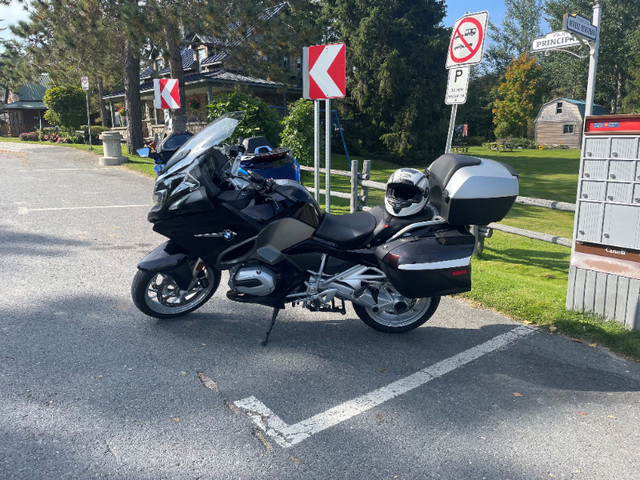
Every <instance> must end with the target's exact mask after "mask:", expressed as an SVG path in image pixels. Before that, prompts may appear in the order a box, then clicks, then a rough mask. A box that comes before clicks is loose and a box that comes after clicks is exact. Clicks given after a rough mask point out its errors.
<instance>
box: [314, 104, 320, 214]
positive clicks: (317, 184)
mask: <svg viewBox="0 0 640 480" xmlns="http://www.w3.org/2000/svg"><path fill="white" fill-rule="evenodd" d="M313 186H314V189H315V199H316V202H318V203H320V100H314V101H313Z"/></svg>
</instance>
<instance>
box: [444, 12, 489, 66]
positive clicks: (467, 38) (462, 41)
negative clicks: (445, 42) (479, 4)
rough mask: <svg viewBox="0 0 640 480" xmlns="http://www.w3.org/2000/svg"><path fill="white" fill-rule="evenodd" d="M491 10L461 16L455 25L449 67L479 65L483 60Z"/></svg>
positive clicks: (448, 61) (450, 44) (447, 64)
mask: <svg viewBox="0 0 640 480" xmlns="http://www.w3.org/2000/svg"><path fill="white" fill-rule="evenodd" d="M488 21H489V12H478V13H471V14H469V15H465V16H464V17H461V18H459V19H458V20H457V21H456V23H455V25H454V26H453V33H452V34H451V42H450V43H449V52H448V54H447V63H446V64H445V66H446V68H447V69H450V68H458V67H462V66H465V65H477V64H478V63H480V62H481V61H482V55H483V53H484V41H485V38H486V32H487V22H488Z"/></svg>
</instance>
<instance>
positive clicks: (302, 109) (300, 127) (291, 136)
mask: <svg viewBox="0 0 640 480" xmlns="http://www.w3.org/2000/svg"><path fill="white" fill-rule="evenodd" d="M282 123H283V124H284V130H283V131H282V134H281V135H280V138H281V139H282V144H283V145H285V146H286V147H289V148H290V149H291V152H292V153H293V156H294V157H295V158H296V159H297V160H298V162H300V163H301V164H304V165H313V102H310V101H308V100H305V99H304V98H300V99H298V100H296V101H295V102H294V103H293V104H292V105H291V107H290V108H289V114H288V115H287V116H286V117H285V118H284V120H283V122H282Z"/></svg>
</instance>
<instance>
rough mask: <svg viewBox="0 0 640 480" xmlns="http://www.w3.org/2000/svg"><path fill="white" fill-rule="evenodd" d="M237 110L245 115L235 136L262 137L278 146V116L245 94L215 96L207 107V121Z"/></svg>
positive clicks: (260, 102)
mask: <svg viewBox="0 0 640 480" xmlns="http://www.w3.org/2000/svg"><path fill="white" fill-rule="evenodd" d="M239 110H242V111H244V112H246V114H245V117H244V119H243V120H242V121H241V122H240V125H238V128H236V131H235V135H239V136H242V137H245V138H246V137H253V136H256V135H262V136H264V137H266V138H267V140H268V141H269V143H271V145H273V146H276V145H278V144H279V139H280V131H281V130H282V126H281V124H280V120H279V119H278V114H277V113H276V112H275V111H274V110H273V109H272V108H269V105H267V104H266V103H265V102H264V101H263V100H261V99H259V98H257V97H254V96H251V95H248V94H246V93H241V92H232V93H225V94H223V95H219V96H217V97H216V98H214V99H213V100H212V101H211V102H210V103H209V104H208V105H207V113H208V114H209V120H215V119H216V118H218V117H219V116H221V115H223V114H225V113H229V112H235V111H239ZM234 140H235V139H234Z"/></svg>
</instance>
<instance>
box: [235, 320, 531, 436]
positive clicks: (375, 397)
mask: <svg viewBox="0 0 640 480" xmlns="http://www.w3.org/2000/svg"><path fill="white" fill-rule="evenodd" d="M534 331H535V330H534V329H532V328H530V327H526V326H520V327H516V328H514V329H513V330H511V331H509V332H507V333H503V334H502V335H498V336H497V337H494V338H492V339H491V340H488V341H486V342H484V343H482V344H480V345H478V346H475V347H473V348H470V349H468V350H465V351H464V352H461V353H459V354H457V355H454V356H453V357H449V358H447V359H445V360H442V361H440V362H438V363H436V364H434V365H431V366H430V367H427V368H425V369H423V370H420V371H418V372H416V373H414V374H412V375H409V376H408V377H404V378H401V379H400V380H397V381H395V382H393V383H390V384H389V385H387V386H386V387H382V388H379V389H377V390H374V391H373V392H370V393H367V394H366V395H362V396H360V397H357V398H354V399H352V400H349V401H348V402H345V403H343V404H341V405H338V406H336V407H333V408H330V409H329V410H327V411H326V412H323V413H320V414H318V415H314V416H313V417H311V418H308V419H306V420H303V421H301V422H298V423H296V424H294V425H287V424H286V423H285V422H284V421H283V420H282V419H281V418H280V417H279V416H277V415H276V414H275V413H273V412H272V411H271V410H270V409H269V407H267V406H266V405H265V404H264V403H262V402H261V401H260V400H258V399H257V398H256V397H247V398H244V399H242V400H238V401H237V402H234V404H235V405H236V407H238V408H239V409H241V410H243V411H244V412H245V413H246V414H247V415H249V417H251V419H252V420H253V422H254V423H255V424H256V425H258V426H259V427H260V428H261V429H263V430H264V431H265V433H266V434H267V435H269V436H270V437H271V438H273V440H275V442H276V443H277V444H278V445H280V446H281V447H284V448H288V447H292V446H293V445H296V444H298V443H300V442H302V441H303V440H306V439H307V438H309V437H310V436H312V435H314V434H316V433H319V432H321V431H323V430H326V429H327V428H330V427H333V426H334V425H337V424H339V423H341V422H344V421H345V420H348V419H350V418H351V417H354V416H356V415H358V414H360V413H364V412H366V411H367V410H370V409H372V408H374V407H377V406H378V405H380V404H382V403H384V402H386V401H388V400H391V399H393V398H395V397H397V396H399V395H402V394H403V393H407V392H409V391H411V390H413V389H415V388H418V387H420V386H422V385H424V384H425V383H428V382H430V381H431V380H434V379H436V378H440V377H442V376H443V375H445V374H447V373H449V372H451V371H453V370H455V369H456V368H459V367H461V366H463V365H466V364H467V363H469V362H472V361H474V360H477V359H478V358H480V357H482V356H484V355H486V354H488V353H491V352H494V351H496V350H499V349H501V348H503V347H506V346H507V345H509V344H510V343H512V342H515V341H516V340H518V339H520V338H522V337H526V336H527V335H529V334H531V333H533V332H534Z"/></svg>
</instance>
